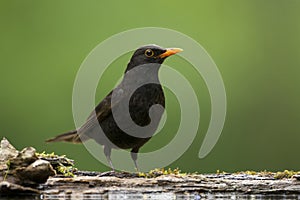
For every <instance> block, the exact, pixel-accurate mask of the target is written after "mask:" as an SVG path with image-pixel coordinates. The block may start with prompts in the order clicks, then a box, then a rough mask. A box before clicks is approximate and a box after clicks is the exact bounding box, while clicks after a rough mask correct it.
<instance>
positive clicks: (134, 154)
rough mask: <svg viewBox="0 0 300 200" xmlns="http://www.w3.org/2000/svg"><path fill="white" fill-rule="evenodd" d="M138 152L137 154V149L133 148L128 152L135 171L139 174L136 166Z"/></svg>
mask: <svg viewBox="0 0 300 200" xmlns="http://www.w3.org/2000/svg"><path fill="white" fill-rule="evenodd" d="M138 152H139V148H133V149H131V152H130V154H131V158H132V160H133V162H134V166H135V170H136V171H137V172H139V168H138V165H137V154H138Z"/></svg>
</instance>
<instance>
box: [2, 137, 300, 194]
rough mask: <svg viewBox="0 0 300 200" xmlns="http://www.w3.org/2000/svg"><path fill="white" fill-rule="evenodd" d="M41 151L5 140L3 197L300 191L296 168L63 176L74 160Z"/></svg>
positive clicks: (99, 173)
mask: <svg viewBox="0 0 300 200" xmlns="http://www.w3.org/2000/svg"><path fill="white" fill-rule="evenodd" d="M39 155H41V154H36V153H35V150H34V148H32V147H28V148H25V149H23V150H22V151H20V152H19V151H17V150H16V149H15V148H14V147H13V146H12V145H10V144H9V142H8V141H7V140H6V139H4V140H2V141H1V148H0V167H1V168H0V196H3V195H11V194H13V195H17V196H18V195H23V194H24V193H26V194H40V195H44V196H47V195H48V196H51V195H70V194H72V195H75V196H76V195H101V194H107V193H111V192H114V193H116V192H119V193H120V194H121V193H125V194H128V193H130V194H187V193H188V194H197V195H198V194H208V193H209V194H223V195H224V194H283V195H285V194H300V181H299V179H300V175H299V174H297V173H296V172H292V171H285V172H282V173H271V172H260V173H257V172H239V173H234V174H230V173H216V174H182V173H179V171H178V170H165V171H164V170H154V171H152V172H149V173H146V174H145V173H128V172H103V173H101V172H84V171H77V172H74V174H73V172H72V171H71V172H70V173H68V172H67V173H65V172H63V173H62V174H63V175H54V174H55V173H54V171H53V167H52V166H56V167H57V166H60V165H62V163H64V164H72V161H69V159H67V158H65V157H63V156H62V157H52V154H50V155H51V156H50V157H49V158H46V160H44V159H42V158H41V157H40V156H39ZM43 155H45V154H43ZM48 160H49V161H48ZM58 162H59V163H58ZM54 169H57V168H55V167H54ZM65 175H72V176H74V177H65ZM49 176H50V177H49ZM48 177H49V178H48Z"/></svg>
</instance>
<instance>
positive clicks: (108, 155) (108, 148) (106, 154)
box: [104, 146, 115, 172]
mask: <svg viewBox="0 0 300 200" xmlns="http://www.w3.org/2000/svg"><path fill="white" fill-rule="evenodd" d="M104 155H105V156H106V159H107V161H108V163H109V165H110V168H111V170H112V171H113V172H115V168H114V166H113V164H112V161H111V159H110V155H111V148H110V147H109V146H104Z"/></svg>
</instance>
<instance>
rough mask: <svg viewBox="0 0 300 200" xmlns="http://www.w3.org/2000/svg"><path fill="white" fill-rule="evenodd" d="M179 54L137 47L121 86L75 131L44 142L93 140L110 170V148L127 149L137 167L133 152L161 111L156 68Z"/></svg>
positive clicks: (162, 102) (162, 100)
mask: <svg viewBox="0 0 300 200" xmlns="http://www.w3.org/2000/svg"><path fill="white" fill-rule="evenodd" d="M180 51H182V50H181V49H179V48H162V47H160V46H157V45H147V46H143V47H140V48H138V49H137V50H136V51H135V52H134V54H133V56H132V57H131V59H130V62H129V63H128V65H127V68H126V70H125V73H124V77H123V80H122V81H121V83H120V84H119V85H118V86H117V87H116V88H115V89H113V90H112V91H111V92H110V93H109V94H108V95H107V96H106V97H105V98H104V99H103V100H102V101H101V102H100V103H99V104H98V106H97V107H96V108H95V110H94V112H92V113H91V115H90V116H89V117H88V119H87V121H86V122H85V123H84V124H83V125H82V126H81V127H79V128H78V129H77V130H73V131H70V132H67V133H64V134H61V135H58V136H56V137H55V138H52V139H49V140H47V142H57V141H67V142H73V143H81V142H82V141H85V140H88V139H94V140H95V141H96V142H97V143H99V144H101V145H103V146H104V154H105V156H106V158H107V160H108V162H109V164H110V166H111V168H112V169H113V170H114V168H113V165H112V162H111V159H110V155H111V149H112V148H116V149H117V148H121V149H131V157H132V159H133V161H134V164H135V167H136V168H138V166H137V162H136V160H137V153H138V151H139V149H140V147H142V146H143V145H144V144H145V143H146V142H147V141H148V140H149V139H150V138H151V136H152V135H153V134H154V132H155V131H156V129H157V127H158V124H159V121H160V119H161V116H162V114H163V112H164V109H163V108H164V107H165V96H164V92H163V89H162V86H161V84H160V82H159V78H158V71H159V68H160V66H161V64H162V63H163V62H164V60H165V59H166V58H167V57H168V56H170V55H173V54H176V53H178V52H180ZM157 105H159V106H157ZM99 125H100V126H99ZM100 127H101V128H100Z"/></svg>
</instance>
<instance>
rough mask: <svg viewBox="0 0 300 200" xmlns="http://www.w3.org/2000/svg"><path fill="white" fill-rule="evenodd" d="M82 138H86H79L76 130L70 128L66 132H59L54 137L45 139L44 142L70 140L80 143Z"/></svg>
mask: <svg viewBox="0 0 300 200" xmlns="http://www.w3.org/2000/svg"><path fill="white" fill-rule="evenodd" d="M82 140H83V141H85V140H86V139H83V138H80V137H79V135H78V133H77V130H72V131H69V132H67V133H63V134H60V135H58V136H56V137H54V138H51V139H48V140H46V142H72V143H82Z"/></svg>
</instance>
